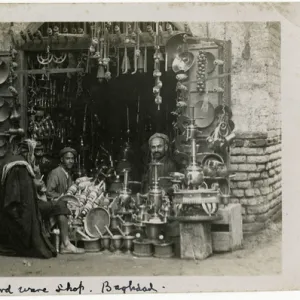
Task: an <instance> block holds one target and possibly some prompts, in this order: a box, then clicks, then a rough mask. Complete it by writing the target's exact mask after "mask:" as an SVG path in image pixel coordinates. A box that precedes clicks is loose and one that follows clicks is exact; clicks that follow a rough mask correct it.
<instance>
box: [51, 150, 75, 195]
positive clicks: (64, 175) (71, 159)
mask: <svg viewBox="0 0 300 300" xmlns="http://www.w3.org/2000/svg"><path fill="white" fill-rule="evenodd" d="M59 156H60V162H61V164H60V165H59V166H58V167H57V168H55V169H54V170H52V171H51V172H50V174H49V176H48V180H47V198H49V199H55V198H59V197H60V196H61V195H62V194H64V193H66V192H67V190H68V188H69V187H70V186H71V185H72V183H73V181H72V177H71V171H72V168H73V166H74V163H75V158H76V156H77V152H76V150H74V149H73V148H69V147H66V148H64V149H62V150H61V151H60V153H59Z"/></svg>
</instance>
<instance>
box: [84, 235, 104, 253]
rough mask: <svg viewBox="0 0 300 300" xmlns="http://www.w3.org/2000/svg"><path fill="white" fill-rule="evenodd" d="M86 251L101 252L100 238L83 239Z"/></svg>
mask: <svg viewBox="0 0 300 300" xmlns="http://www.w3.org/2000/svg"><path fill="white" fill-rule="evenodd" d="M83 242H84V249H85V251H86V252H99V251H100V249H101V244H100V239H99V238H96V239H90V240H85V239H84V240H83Z"/></svg>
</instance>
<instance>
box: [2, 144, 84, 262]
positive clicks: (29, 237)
mask: <svg viewBox="0 0 300 300" xmlns="http://www.w3.org/2000/svg"><path fill="white" fill-rule="evenodd" d="M35 145H36V142H35V141H33V140H25V141H23V142H22V143H21V144H20V145H19V148H18V151H17V155H12V154H8V155H7V157H6V158H5V161H4V164H3V165H2V166H1V170H0V172H1V185H0V230H1V233H2V236H3V237H4V239H5V241H6V243H7V245H8V246H9V247H10V248H12V249H13V250H14V251H15V252H16V253H17V255H20V256H27V257H39V258H51V257H54V256H56V255H57V253H56V250H55V248H54V247H53V245H52V244H51V243H50V241H49V240H48V238H47V236H46V232H45V230H44V227H43V222H42V216H49V217H56V218H57V221H58V226H59V229H60V238H61V239H60V240H61V245H60V251H61V253H82V251H81V250H80V249H78V248H76V247H74V246H73V245H72V244H71V242H70V241H69V238H68V219H67V215H68V214H70V211H69V209H68V208H67V204H66V202H62V201H58V202H56V203H53V202H47V200H46V199H44V200H42V199H41V197H39V196H38V193H37V187H40V186H42V184H41V180H40V179H38V178H36V174H35V172H34V170H35V169H36V168H35V157H34V148H35Z"/></svg>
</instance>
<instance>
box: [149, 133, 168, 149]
mask: <svg viewBox="0 0 300 300" xmlns="http://www.w3.org/2000/svg"><path fill="white" fill-rule="evenodd" d="M155 138H160V139H163V140H164V141H165V143H166V144H169V138H168V136H166V135H165V134H163V133H155V134H153V135H152V136H151V137H150V139H149V146H151V142H152V140H153V139H155Z"/></svg>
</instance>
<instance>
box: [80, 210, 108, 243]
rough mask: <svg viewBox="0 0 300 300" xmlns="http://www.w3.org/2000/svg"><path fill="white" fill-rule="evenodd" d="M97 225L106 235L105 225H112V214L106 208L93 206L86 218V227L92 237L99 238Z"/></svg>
mask: <svg viewBox="0 0 300 300" xmlns="http://www.w3.org/2000/svg"><path fill="white" fill-rule="evenodd" d="M95 225H97V227H98V228H99V230H100V231H101V233H102V234H103V235H104V233H105V232H106V229H105V226H107V227H109V225H110V215H109V212H108V211H107V210H106V209H104V208H102V207H96V208H93V209H91V210H90V211H89V212H88V213H87V215H86V217H85V219H84V229H85V231H86V233H87V234H88V235H89V236H90V237H93V238H99V237H100V235H99V233H98V231H97V229H96V228H95Z"/></svg>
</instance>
